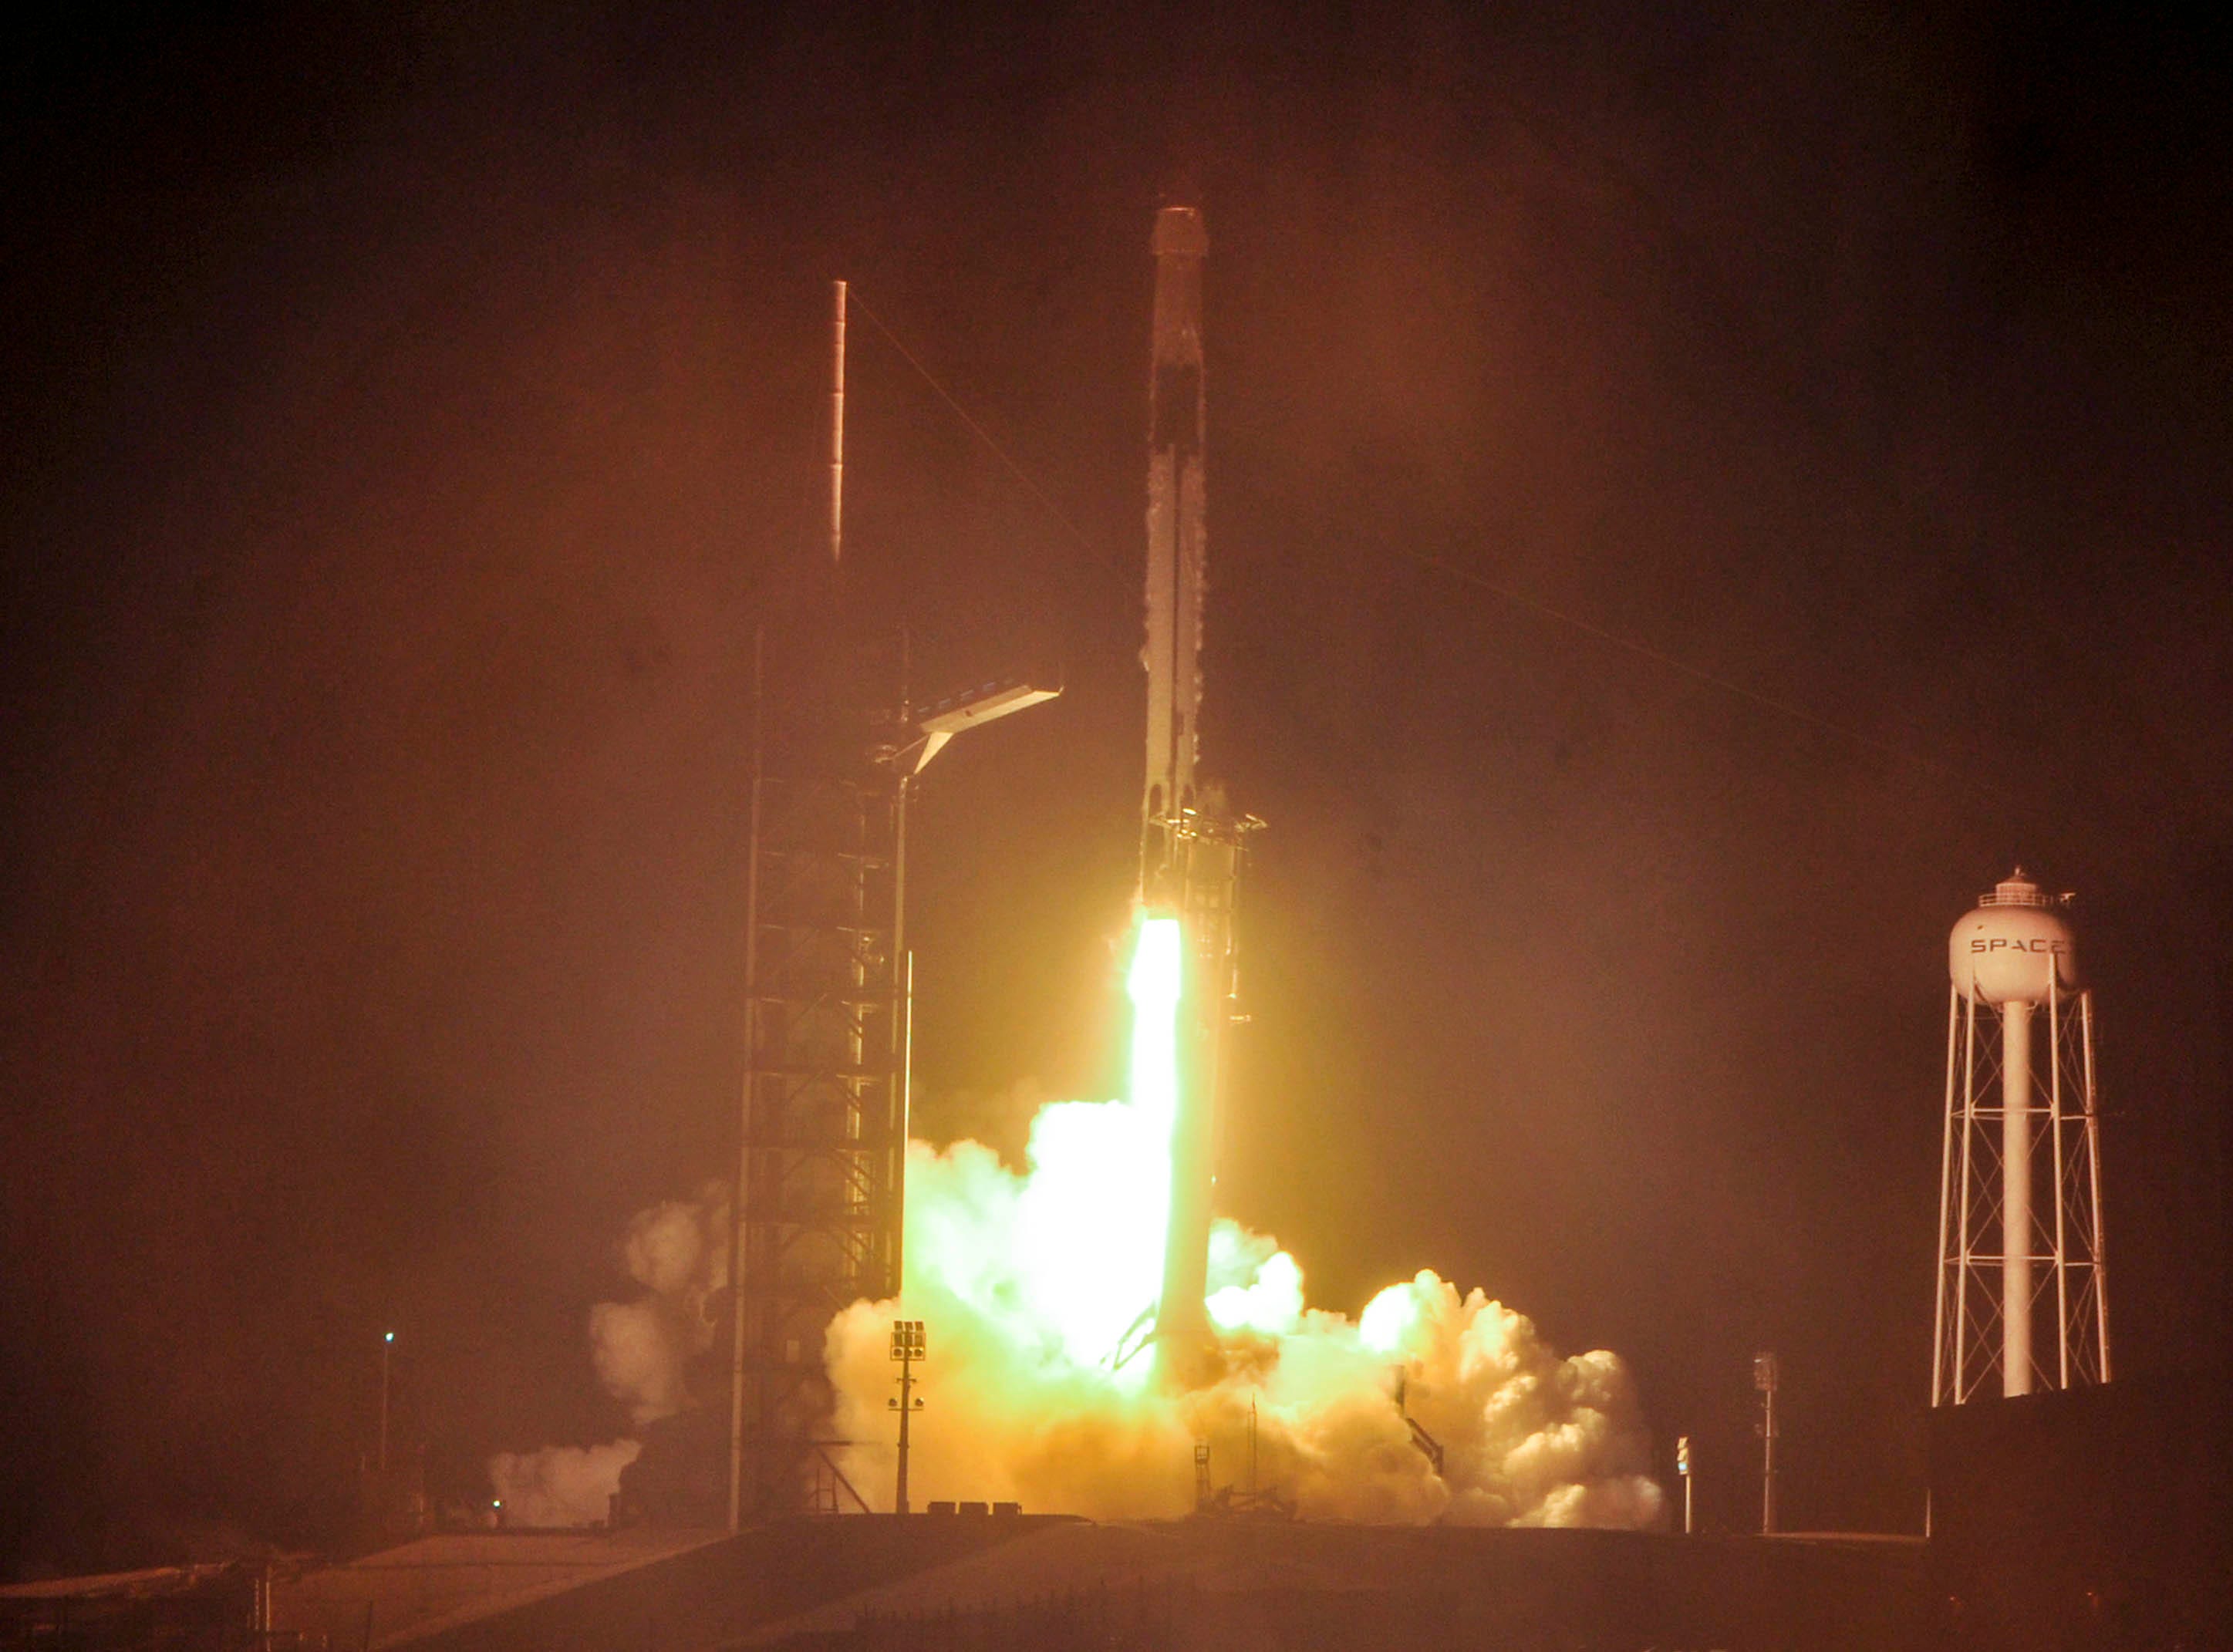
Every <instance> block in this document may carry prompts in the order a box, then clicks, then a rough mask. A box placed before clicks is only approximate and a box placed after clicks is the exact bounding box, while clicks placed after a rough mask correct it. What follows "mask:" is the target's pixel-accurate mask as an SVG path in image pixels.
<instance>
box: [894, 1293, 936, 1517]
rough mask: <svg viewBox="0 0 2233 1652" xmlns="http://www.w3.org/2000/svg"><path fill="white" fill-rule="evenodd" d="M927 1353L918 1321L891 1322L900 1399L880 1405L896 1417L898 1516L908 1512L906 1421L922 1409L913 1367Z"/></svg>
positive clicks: (920, 1322) (896, 1493)
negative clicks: (898, 1433)
mask: <svg viewBox="0 0 2233 1652" xmlns="http://www.w3.org/2000/svg"><path fill="white" fill-rule="evenodd" d="M928 1351H929V1349H928V1344H927V1343H925V1342H924V1341H923V1337H922V1321H921V1320H920V1319H895V1320H893V1321H892V1357H893V1358H894V1359H895V1360H897V1361H898V1362H899V1365H900V1375H899V1385H900V1397H899V1398H898V1399H896V1400H887V1401H885V1402H884V1403H885V1404H886V1405H887V1406H888V1407H889V1408H891V1409H892V1410H894V1411H896V1412H898V1413H899V1414H900V1473H899V1484H898V1486H896V1487H895V1494H894V1496H893V1498H892V1507H893V1509H894V1510H895V1512H898V1513H901V1514H905V1513H906V1512H908V1485H907V1471H908V1418H909V1417H911V1416H913V1415H915V1413H916V1412H918V1411H920V1410H921V1409H922V1402H921V1401H920V1400H918V1399H916V1398H915V1362H916V1361H917V1360H919V1359H921V1358H923V1357H924V1356H926V1355H927V1354H928Z"/></svg>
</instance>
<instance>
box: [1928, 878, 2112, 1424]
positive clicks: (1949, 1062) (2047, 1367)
mask: <svg viewBox="0 0 2233 1652" xmlns="http://www.w3.org/2000/svg"><path fill="white" fill-rule="evenodd" d="M2069 903H2070V897H2069V896H2068V895H2067V894H2065V895H2050V894H2046V893H2044V892H2043V891H2041V888H2040V887H2039V886H2038V885H2037V884H2035V883H2034V882H2033V881H2031V880H2030V879H2028V878H2027V877H2026V876H2025V875H2024V874H2023V870H2022V868H2017V869H2016V870H2015V872H2014V873H2012V874H2011V875H2009V876H2008V877H2007V878H2005V879H2003V880H2002V881H2001V882H2000V883H1999V884H1997V885H1995V888H1993V890H1992V892H1991V893H1990V894H1986V895H1983V896H1981V897H1980V898H1979V900H1978V901H1977V905H1976V908H1975V909H1974V910H1973V911H1971V912H1969V914H1966V915H1965V916H1964V917H1963V919H1962V920H1961V921H1960V922H1958V923H1956V925H1955V926H1954V932H1953V934H1952V936H1951V937H1950V940H1949V942H1948V962H1949V965H1950V972H1951V974H1952V977H1953V984H1952V989H1951V992H1950V997H1949V998H1948V1002H1947V1011H1946V1128H1945V1133H1944V1154H1943V1167H1942V1170H1941V1174H1940V1197H1939V1205H1938V1309H1937V1345H1936V1348H1935V1350H1934V1352H1933V1355H1932V1357H1931V1377H1930V1399H1931V1403H1932V1404H1933V1405H1960V1404H1962V1403H1963V1402H1965V1401H1969V1400H1972V1399H1975V1398H1976V1397H1977V1396H1978V1395H1981V1394H1987V1393H1990V1392H1991V1391H1992V1390H1993V1388H1994V1385H1995V1378H1996V1377H1997V1380H1998V1388H1999V1391H2000V1393H2002V1395H2023V1394H2029V1393H2032V1392H2034V1390H2035V1389H2042V1388H2058V1389H2067V1388H2073V1387H2078V1386H2082V1385H2086V1384H2091V1383H2095V1382H2107V1381H2108V1380H2109V1301H2108V1280H2107V1272H2106V1264H2105V1258H2104V1253H2103V1250H2102V1232H2101V1128H2100V1113H2099V1111H2098V1109H2096V1107H2095V1103H2094V1088H2093V993H2092V992H2089V991H2087V989H2085V988H2084V987H2081V986H2080V985H2079V984H2078V982H2079V977H2078V970H2077V955H2076V949H2075V937H2074V936H2073V933H2072V931H2071V927H2070V922H2069V920H2068V918H2067V916H2066V915H2065V914H2066V911H2067V907H2068V906H2069ZM2042 1322H2044V1323H2043V1324H2042Z"/></svg>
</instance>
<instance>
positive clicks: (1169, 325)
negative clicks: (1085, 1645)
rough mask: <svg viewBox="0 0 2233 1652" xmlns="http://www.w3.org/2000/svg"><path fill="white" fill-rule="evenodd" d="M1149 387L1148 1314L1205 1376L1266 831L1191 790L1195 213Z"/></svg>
mask: <svg viewBox="0 0 2233 1652" xmlns="http://www.w3.org/2000/svg"><path fill="white" fill-rule="evenodd" d="M1154 248H1155V254H1156V311H1155V341H1154V355H1153V365H1154V377H1153V379H1152V380H1151V381H1150V385H1149V433H1148V588H1147V646H1146V647H1145V648H1144V649H1143V651H1142V654H1141V660H1142V663H1143V665H1145V667H1147V673H1148V752H1147V756H1148V764H1147V777H1146V782H1145V784H1144V786H1143V790H1142V793H1141V803H1140V904H1141V907H1142V910H1143V912H1144V913H1146V914H1148V915H1149V916H1151V917H1165V918H1170V917H1175V918H1177V919H1178V920H1180V925H1181V929H1182V934H1183V937H1184V946H1183V947H1182V964H1181V969H1182V989H1181V996H1180V1000H1179V1005H1178V1011H1177V1016H1178V1025H1177V1028H1176V1031H1177V1055H1178V1096H1177V1107H1176V1111H1175V1118H1174V1120H1173V1123H1172V1127H1171V1200H1170V1228H1169V1236H1168V1239H1167V1240H1166V1244H1165V1248H1164V1252H1163V1284H1162V1300H1161V1302H1160V1304H1158V1306H1157V1309H1156V1343H1157V1350H1158V1352H1157V1357H1158V1359H1159V1360H1160V1361H1161V1362H1162V1367H1163V1369H1164V1371H1165V1373H1166V1375H1167V1376H1169V1377H1171V1378H1172V1379H1173V1380H1175V1381H1178V1382H1193V1381H1196V1380H1199V1379H1200V1378H1201V1376H1204V1375H1205V1368H1206V1366H1207V1365H1208V1363H1209V1361H1210V1358H1211V1356H1212V1355H1213V1353H1214V1346H1215V1344H1214V1338H1213V1337H1212V1336H1211V1334H1210V1328H1209V1317H1208V1311H1207V1310H1206V1309H1205V1308H1204V1306H1203V1298H1205V1296H1206V1295H1207V1294H1208V1268H1209V1218H1210V1195H1211V1189H1212V1187H1213V1185H1214V1181H1215V1179H1216V1178H1215V1162H1214V1161H1215V1148H1216V1137H1217V1128H1216V1122H1217V1110H1218V1092H1219V1082H1220V1074H1221V1065H1222V1063H1221V1056H1222V1054H1223V1044H1224V1039H1225V1031H1226V1029H1227V1026H1228V1025H1229V1024H1230V1023H1231V1021H1232V1019H1233V1007H1232V1006H1233V995H1234V930H1233V917H1234V907H1235V903H1236V900H1237V897H1238V894H1239V891H1240V869H1241V863H1242V860H1243V852H1242V836H1243V834H1244V833H1245V832H1246V831H1247V830H1248V829H1251V828H1253V827H1255V826H1258V825H1260V824H1261V823H1260V822H1259V821H1255V820H1253V819H1250V818H1248V817H1247V816H1234V815H1232V814H1231V813H1229V812H1228V811H1227V809H1226V807H1225V805H1224V803H1223V799H1222V797H1221V795H1220V794H1219V790H1218V789H1217V788H1215V787H1212V786H1201V785H1198V784H1197V783H1196V781H1195V753H1196V749H1197V716H1198V713H1199V712H1200V710H1201V616H1202V599H1203V596H1204V594H1205V592H1206V590H1207V571H1206V564H1207V559H1206V553H1207V550H1208V536H1207V533H1206V530H1205V520H1206V518H1205V513H1204V508H1203V507H1204V497H1205V496H1204V470H1203V463H1202V458H1203V451H1202V450H1203V426H1204V413H1205V412H1206V409H1207V406H1208V404H1207V402H1206V400H1205V398H1204V394H1203V387H1202V351H1201V267H1202V260H1203V258H1204V257H1205V256H1206V255H1207V254H1208V250H1209V237H1208V235H1207V234H1206V233H1205V232H1204V231H1203V229H1202V225H1201V214H1200V213H1199V212H1197V211H1195V209H1194V208H1192V207H1189V206H1167V207H1165V208H1164V209H1163V210H1162V212H1161V213H1159V214H1158V215H1157V217H1156V235H1155V241H1154Z"/></svg>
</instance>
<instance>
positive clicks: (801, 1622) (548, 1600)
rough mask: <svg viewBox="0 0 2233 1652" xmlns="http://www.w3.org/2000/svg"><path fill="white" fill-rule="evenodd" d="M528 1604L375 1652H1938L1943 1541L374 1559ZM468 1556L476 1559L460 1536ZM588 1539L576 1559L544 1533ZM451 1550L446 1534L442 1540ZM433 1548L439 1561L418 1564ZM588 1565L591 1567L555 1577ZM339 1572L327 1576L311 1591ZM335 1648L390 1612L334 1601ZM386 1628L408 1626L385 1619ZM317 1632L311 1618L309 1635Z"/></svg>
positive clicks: (421, 1623) (1422, 1542) (414, 1633)
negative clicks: (1934, 1615) (1927, 1554)
mask: <svg viewBox="0 0 2233 1652" xmlns="http://www.w3.org/2000/svg"><path fill="white" fill-rule="evenodd" d="M507 1543H512V1544H518V1545H523V1547H522V1549H521V1551H520V1554H519V1557H518V1562H517V1563H516V1564H518V1565H519V1566H520V1567H522V1568H524V1570H523V1571H520V1572H519V1574H518V1576H519V1577H521V1578H522V1579H527V1578H528V1575H529V1574H530V1573H533V1574H535V1575H534V1577H533V1578H532V1580H531V1581H529V1582H528V1584H527V1586H526V1588H524V1590H503V1591H500V1592H497V1593H492V1594H490V1595H487V1596H485V1597H482V1599H481V1601H480V1603H479V1605H478V1606H477V1607H476V1606H475V1605H473V1604H472V1603H467V1602H465V1601H462V1600H452V1602H451V1603H449V1605H448V1606H447V1608H446V1610H442V1611H439V1612H438V1613H433V1614H429V1613H425V1612H421V1613H419V1614H417V1615H416V1616H411V1617H396V1618H388V1619H383V1618H382V1617H381V1607H380V1605H379V1604H378V1603H377V1602H375V1603H374V1608H373V1617H372V1619H371V1624H372V1633H371V1636H370V1640H369V1645H370V1646H371V1647H374V1648H377V1647H405V1646H408V1647H411V1648H413V1649H415V1652H468V1649H471V1652H529V1649H535V1652H607V1649H614V1652H617V1649H622V1648H625V1649H630V1652H635V1649H674V1652H700V1649H706V1652H710V1649H714V1648H727V1647H736V1648H746V1647H750V1648H791V1649H805V1648H816V1649H837V1648H860V1649H868V1648H877V1649H882V1648H887V1647H889V1648H898V1647H902V1646H904V1647H908V1648H909V1649H915V1652H921V1649H924V1648H940V1647H951V1648H955V1649H960V1648H986V1649H990V1648H1006V1647H1019V1648H1022V1647H1030V1648H1033V1649H1041V1652H1061V1649H1064V1648H1069V1647H1073V1646H1074V1647H1078V1648H1084V1647H1088V1646H1091V1647H1103V1648H1106V1647H1130V1648H1143V1649H1165V1648H1169V1649H1181V1648H1187V1649H1191V1648H1195V1647H1201V1648H1209V1647H1215V1648H1217V1649H1219V1652H1234V1649H1250V1648H1266V1649H1271V1648H1311V1649H1321V1648H1322V1649H1351V1648H1357V1649H1364V1648H1395V1647H1406V1646H1418V1647H1432V1648H1435V1649H1436V1652H1449V1649H1456V1648H1467V1647H1482V1648H1492V1647H1494V1648H1507V1647H1522V1648H1532V1647H1537V1646H1544V1647H1549V1646H1557V1647H1561V1648H1568V1647H1576V1648H1579V1647H1591V1648H1597V1647H1602V1648H1608V1649H1611V1648H1636V1649H1641V1648H1644V1647H1659V1648H1685V1647H1689V1648H1699V1649H1704V1648H1708V1647H1724V1648H1732V1649H1739V1648H1782V1647H1792V1648H1798V1647H1807V1648H1826V1649H1837V1648H1846V1647H1850V1648H1854V1649H1861V1648H1867V1649H1897V1648H1902V1647H1909V1646H1924V1645H1930V1644H1933V1643H1934V1642H1933V1641H1932V1639H1931V1638H1930V1634H1929V1632H1928V1623H1927V1619H1928V1614H1929V1611H1930V1596H1929V1592H1928V1590H1927V1589H1926V1586H1925V1582H1924V1565H1923V1558H1922V1552H1921V1546H1920V1545H1919V1544H1916V1543H1913V1542H1910V1541H1904V1540H1890V1541H1887V1540H1882V1539H1878V1540H1875V1541H1868V1540H1847V1539H1840V1538H1824V1539H1818V1540H1811V1541H1802V1540H1794V1539H1776V1540H1769V1541H1763V1540H1761V1539H1759V1538H1681V1537H1672V1536H1666V1535H1659V1534H1646V1533H1636V1532H1567V1531H1484V1530H1478V1529H1471V1528H1461V1527H1392V1526H1360V1525H1330V1524H1329V1525H1321V1524H1315V1523H1310V1522H1289V1521H1267V1522H1257V1521H1248V1520H1240V1519H1197V1520H1179V1521H1169V1522H1154V1523H1140V1524H1115V1523H1111V1524H1097V1523H1093V1522H1089V1521H1084V1520H1077V1519H1066V1518H1064V1517H1059V1516H1014V1517H1007V1518H974V1519H973V1518H970V1517H967V1516H960V1517H956V1516H925V1515H916V1516H912V1517H908V1518H906V1519H899V1518H895V1517H892V1516H862V1517H854V1518H850V1519H810V1520H799V1521H794V1522H789V1523H785V1524H783V1525H771V1526H766V1527H762V1528H759V1529H758V1530H755V1531H752V1532H745V1533H742V1534H741V1535H739V1536H738V1537H735V1538H729V1537H725V1536H719V1535H714V1534H708V1533H696V1534H684V1533H679V1532H678V1533H667V1534H650V1533H625V1532H623V1533H617V1534H613V1535H610V1536H603V1535H596V1534H587V1533H584V1534H576V1535H574V1536H571V1537H561V1536H558V1535H557V1534H549V1535H547V1536H545V1535H536V1536H522V1537H510V1536H505V1535H501V1534H495V1533H491V1534H486V1535H485V1536H480V1537H475V1538H437V1539H429V1540H427V1542H426V1543H425V1544H420V1545H407V1547H406V1548H405V1549H403V1550H399V1551H391V1552H390V1553H389V1554H388V1555H386V1556H374V1557H370V1558H368V1559H367V1560H366V1561H362V1562H359V1563H357V1564H355V1566H352V1567H347V1568H336V1569H335V1572H350V1573H355V1574H356V1575H357V1577H358V1578H359V1580H360V1581H370V1580H372V1579H374V1578H380V1579H383V1580H384V1584H385V1589H386V1595H385V1598H387V1600H388V1601H389V1602H390V1603H391V1605H392V1606H394V1607H398V1608H400V1604H401V1603H403V1602H405V1601H406V1600H407V1599H410V1598H413V1597H414V1596H413V1589H412V1586H411V1585H410V1584H409V1583H408V1582H407V1578H408V1577H409V1575H410V1573H411V1572H412V1571H414V1570H423V1569H427V1568H433V1569H434V1570H436V1571H439V1570H441V1569H443V1568H446V1567H457V1566H467V1567H474V1566H478V1567H480V1568H482V1569H483V1574H484V1576H485V1577H488V1578H490V1579H492V1580H493V1581H496V1582H501V1581H502V1578H503V1577H504V1571H503V1570H502V1569H503V1568H505V1567H506V1565H507V1563H506V1562H505V1559H504V1558H503V1553H502V1545H505V1544H507ZM457 1544H465V1545H472V1547H473V1552H472V1554H469V1555H468V1554H465V1553H462V1552H459V1553H455V1554H452V1553H451V1552H449V1551H448V1550H447V1549H446V1548H443V1547H440V1546H439V1545H457ZM550 1544H560V1545H574V1547H573V1548H572V1549H571V1551H570V1554H571V1558H570V1560H566V1559H563V1558H560V1557H556V1556H545V1555H543V1554H541V1553H540V1552H539V1551H538V1549H537V1545H550ZM429 1545H437V1546H434V1547H432V1548H430V1546H429ZM414 1551H417V1552H416V1553H414ZM555 1564H570V1565H572V1566H576V1567H579V1568H582V1569H583V1570H582V1571H581V1572H580V1575H578V1576H577V1577H573V1578H571V1579H567V1578H563V1577H557V1576H556V1575H554V1574H553V1573H552V1572H551V1571H550V1567H551V1566H552V1565H555ZM334 1575H335V1574H334V1573H325V1574H313V1576H312V1577H308V1578H305V1579H303V1580H302V1583H301V1584H297V1585H296V1589H298V1590H300V1589H303V1588H305V1587H306V1586H309V1585H311V1584H314V1583H315V1582H316V1579H318V1578H320V1577H324V1578H328V1579H331V1578H332V1577H334ZM342 1592H344V1591H341V1590H338V1588H337V1586H336V1585H335V1584H332V1583H331V1582H329V1583H328V1584H325V1585H323V1586H322V1590H320V1595H321V1598H322V1599H323V1600H324V1601H325V1602H326V1603H327V1605H328V1607H329V1610H328V1612H327V1613H326V1614H325V1616H327V1617H329V1618H330V1619H331V1620H332V1621H331V1622H330V1623H320V1624H318V1625H317V1626H316V1627H318V1628H320V1629H324V1630H325V1632H326V1634H327V1636H328V1644H329V1645H330V1646H331V1647H334V1648H342V1647H353V1646H362V1645H365V1644H366V1643H367V1642H366V1641H365V1640H364V1638H363V1629H364V1626H365V1623H366V1619H365V1616H364V1607H363V1605H362V1604H361V1603H360V1604H358V1605H357V1606H356V1607H355V1622H354V1623H345V1622H343V1621H342V1619H343V1618H344V1617H346V1616H348V1613H347V1611H346V1610H331V1609H335V1608H337V1607H338V1606H339V1603H340V1598H341V1594H342ZM423 1593H424V1591H420V1597H423ZM383 1625H384V1627H383ZM302 1626H303V1627H310V1625H309V1624H308V1623H303V1625H302Z"/></svg>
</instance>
